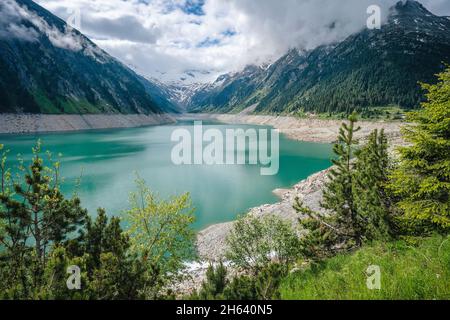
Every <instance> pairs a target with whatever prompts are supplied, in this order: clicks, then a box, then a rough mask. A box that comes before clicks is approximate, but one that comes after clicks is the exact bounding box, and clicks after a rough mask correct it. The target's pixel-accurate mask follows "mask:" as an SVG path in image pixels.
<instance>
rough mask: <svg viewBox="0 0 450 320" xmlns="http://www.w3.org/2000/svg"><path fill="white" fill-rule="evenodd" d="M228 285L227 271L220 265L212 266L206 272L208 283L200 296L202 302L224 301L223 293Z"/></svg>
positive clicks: (203, 287) (203, 284) (203, 285)
mask: <svg viewBox="0 0 450 320" xmlns="http://www.w3.org/2000/svg"><path fill="white" fill-rule="evenodd" d="M227 284H228V280H227V269H226V268H225V266H224V265H223V264H222V263H220V264H219V265H218V266H217V267H214V266H212V265H210V266H209V267H208V270H207V271H206V281H204V282H203V283H202V288H201V290H200V292H199V294H198V296H199V298H200V299H202V300H216V299H223V292H224V290H225V287H226V286H227Z"/></svg>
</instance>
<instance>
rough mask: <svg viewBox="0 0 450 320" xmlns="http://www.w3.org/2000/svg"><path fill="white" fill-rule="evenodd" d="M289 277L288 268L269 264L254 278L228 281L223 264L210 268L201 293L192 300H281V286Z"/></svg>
mask: <svg viewBox="0 0 450 320" xmlns="http://www.w3.org/2000/svg"><path fill="white" fill-rule="evenodd" d="M286 275H287V271H286V267H285V266H283V265H281V264H269V265H267V266H266V267H264V268H263V269H261V272H260V273H258V274H257V275H254V276H247V275H242V276H236V277H234V278H233V279H232V280H231V281H228V279H227V269H226V268H225V267H224V266H223V264H219V265H218V266H217V267H216V268H214V267H213V266H210V267H209V268H208V271H207V274H206V281H205V282H204V283H203V284H202V288H201V290H200V292H199V293H198V294H197V293H194V294H193V295H192V296H191V297H190V298H191V299H195V300H197V299H201V300H273V299H279V298H280V291H279V288H280V284H281V281H282V279H283V278H284V277H285V276H286Z"/></svg>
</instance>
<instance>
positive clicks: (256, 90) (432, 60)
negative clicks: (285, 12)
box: [185, 0, 450, 113]
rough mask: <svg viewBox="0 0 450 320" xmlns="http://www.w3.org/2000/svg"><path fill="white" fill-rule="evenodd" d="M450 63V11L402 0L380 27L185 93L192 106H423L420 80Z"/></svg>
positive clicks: (193, 109) (230, 109)
mask: <svg viewBox="0 0 450 320" xmlns="http://www.w3.org/2000/svg"><path fill="white" fill-rule="evenodd" d="M444 63H450V19H449V18H448V17H439V16H436V15H433V14H432V13H431V12H429V11H428V10H427V9H426V8H424V7H423V6H422V5H421V4H420V3H418V2H416V1H410V0H408V1H401V2H398V3H397V4H396V5H395V6H394V7H392V8H391V10H390V12H389V17H388V19H387V22H386V23H385V24H384V25H383V26H382V27H381V29H380V30H378V29H374V30H369V29H368V28H364V29H362V30H361V31H360V32H358V33H356V34H353V35H351V36H350V37H348V38H347V39H345V40H344V41H342V42H340V43H335V44H332V45H327V46H320V47H318V48H316V49H314V50H311V51H301V50H298V49H292V50H290V51H289V52H288V53H287V54H286V55H285V56H283V57H281V58H280V59H279V60H278V61H276V62H275V63H273V64H272V65H270V66H264V67H260V66H248V67H246V68H245V70H243V71H242V72H238V73H234V74H227V75H223V76H221V77H219V78H218V79H217V81H216V82H215V83H213V84H211V85H208V86H204V87H202V88H201V89H200V90H197V91H196V92H195V93H194V94H193V95H192V96H191V97H189V99H187V100H185V103H186V108H187V109H188V110H190V111H191V112H205V111H207V112H238V111H242V110H244V109H246V108H250V109H251V110H252V111H253V110H254V111H255V112H260V113H281V112H284V113H286V112H287V113H289V112H297V111H300V110H301V111H306V112H349V111H351V110H355V109H357V110H361V109H365V108H370V107H377V106H386V105H397V106H400V107H403V108H414V107H417V106H418V105H419V103H420V101H421V100H422V99H423V93H422V92H421V90H420V86H419V84H418V83H419V82H433V81H434V80H435V77H434V75H435V74H436V73H438V72H439V71H441V70H442V69H443V68H444Z"/></svg>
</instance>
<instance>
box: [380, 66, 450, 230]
mask: <svg viewBox="0 0 450 320" xmlns="http://www.w3.org/2000/svg"><path fill="white" fill-rule="evenodd" d="M438 80H439V81H438V83H436V84H433V85H430V84H422V87H423V89H424V90H426V91H427V93H426V98H427V101H426V102H424V103H422V108H421V109H420V110H418V111H415V112H411V113H409V114H408V120H409V121H411V122H413V123H414V124H412V125H408V126H406V127H405V128H404V129H403V134H404V137H405V140H406V141H407V142H408V143H410V144H411V145H410V146H407V147H403V148H400V149H399V152H400V163H399V166H398V168H397V169H396V170H395V171H394V173H393V174H392V176H391V184H390V187H389V188H390V190H391V191H392V192H393V194H394V196H395V197H397V198H398V202H397V204H398V207H399V208H400V209H401V210H402V212H403V216H402V217H401V219H402V220H403V221H404V222H406V223H407V224H409V225H410V226H411V225H413V226H416V227H417V226H420V227H421V229H423V228H425V229H427V230H430V229H434V230H436V229H438V230H441V231H445V230H447V231H448V230H449V229H450V67H449V68H447V70H446V71H444V72H442V73H440V74H439V75H438Z"/></svg>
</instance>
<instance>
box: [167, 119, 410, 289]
mask: <svg viewBox="0 0 450 320" xmlns="http://www.w3.org/2000/svg"><path fill="white" fill-rule="evenodd" d="M176 118H177V120H203V121H218V122H223V123H229V124H253V125H268V126H272V127H274V128H276V129H279V130H280V131H281V133H283V134H285V135H286V136H287V137H289V138H291V139H295V140H300V141H307V142H321V143H333V142H335V141H336V137H337V135H338V133H339V128H340V126H341V124H342V122H343V121H339V120H318V119H297V118H293V117H275V116H262V115H246V114H238V115H229V114H195V115H181V116H177V117H176ZM360 125H361V127H362V128H361V131H360V132H358V134H357V138H359V139H362V140H364V138H366V137H367V136H368V135H369V134H370V133H371V132H372V131H373V130H374V129H384V130H385V133H386V135H387V136H388V138H389V141H390V144H391V146H392V147H395V146H398V145H402V144H403V143H404V142H403V140H402V138H401V133H400V127H401V125H402V123H399V122H369V121H362V122H361V124H360ZM330 169H331V168H329V169H326V170H324V171H321V172H318V173H316V174H313V175H311V176H310V177H308V178H307V179H305V180H303V181H301V182H299V183H298V184H296V185H295V186H293V187H292V188H291V189H276V190H274V191H273V192H274V193H275V194H276V195H277V196H278V197H279V198H280V202H278V203H275V204H266V205H261V206H259V207H256V208H253V209H251V210H250V211H249V213H248V214H251V215H254V216H260V217H262V216H264V215H275V216H278V217H281V218H282V219H284V220H286V221H291V222H292V223H293V224H297V223H298V220H299V219H301V215H299V214H298V213H297V212H296V211H295V210H294V208H293V204H294V201H295V198H297V197H299V198H300V199H301V200H302V201H303V203H304V204H305V205H306V206H308V207H309V208H311V209H312V210H314V211H317V212H320V211H323V208H321V207H320V202H321V200H322V196H323V192H322V190H323V186H324V185H325V183H326V182H327V179H328V173H329V171H330ZM234 223H235V222H227V223H221V224H216V225H212V226H210V227H208V228H206V229H204V230H202V231H200V232H199V233H198V235H197V251H198V254H199V259H200V261H201V262H199V263H198V264H197V266H198V268H195V267H194V268H193V267H192V266H191V267H190V268H189V272H187V273H186V274H188V280H187V281H182V282H180V283H178V284H177V286H176V289H177V291H178V292H179V293H181V294H189V293H190V292H192V290H194V289H197V288H199V287H200V286H201V284H202V282H203V281H204V279H205V274H206V270H207V266H208V265H209V263H212V264H214V263H218V262H219V261H223V260H224V258H225V252H226V250H227V247H226V238H227V236H228V234H229V233H230V231H231V230H232V228H233V224H234Z"/></svg>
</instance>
